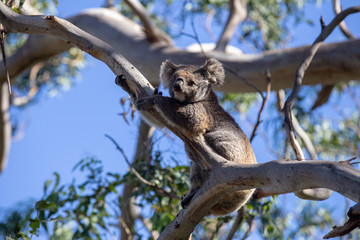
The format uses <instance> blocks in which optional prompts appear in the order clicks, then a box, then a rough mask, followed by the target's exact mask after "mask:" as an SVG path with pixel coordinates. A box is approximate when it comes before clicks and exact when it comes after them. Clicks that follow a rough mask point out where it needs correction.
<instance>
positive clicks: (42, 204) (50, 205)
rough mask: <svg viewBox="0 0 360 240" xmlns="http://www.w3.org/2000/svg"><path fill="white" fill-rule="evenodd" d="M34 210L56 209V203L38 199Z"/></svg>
mask: <svg viewBox="0 0 360 240" xmlns="http://www.w3.org/2000/svg"><path fill="white" fill-rule="evenodd" d="M35 209H36V210H38V211H39V210H56V209H57V207H56V204H55V203H54V202H47V201H45V200H40V201H37V202H36V203H35Z"/></svg>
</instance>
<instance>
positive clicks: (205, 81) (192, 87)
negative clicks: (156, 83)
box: [160, 58, 225, 102]
mask: <svg viewBox="0 0 360 240" xmlns="http://www.w3.org/2000/svg"><path fill="white" fill-rule="evenodd" d="M224 78H225V74H224V68H223V66H222V64H221V63H220V62H219V61H218V60H216V59H214V58H211V59H208V60H207V61H206V62H205V64H204V65H202V66H201V67H199V66H194V65H176V64H174V63H173V62H171V61H170V60H166V61H165V62H163V63H162V64H161V68H160V81H161V83H162V84H163V85H164V87H165V88H169V93H170V96H171V97H172V98H175V99H177V100H179V101H182V102H197V101H201V100H203V99H204V98H205V97H206V96H207V94H208V93H209V92H210V90H211V84H219V85H220V84H223V83H224Z"/></svg>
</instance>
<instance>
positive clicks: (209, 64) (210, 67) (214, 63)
mask: <svg viewBox="0 0 360 240" xmlns="http://www.w3.org/2000/svg"><path fill="white" fill-rule="evenodd" d="M201 68H202V69H203V70H204V71H205V76H206V78H207V79H208V80H209V81H210V82H211V83H213V84H219V85H221V84H223V83H224V79H225V71H224V68H223V66H222V64H221V62H219V61H218V60H216V59H215V58H210V59H208V60H206V62H205V64H204V65H203V66H202V67H201Z"/></svg>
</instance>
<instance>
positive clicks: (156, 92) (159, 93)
mask: <svg viewBox="0 0 360 240" xmlns="http://www.w3.org/2000/svg"><path fill="white" fill-rule="evenodd" d="M154 95H160V96H162V92H159V88H157V87H156V88H155V89H154Z"/></svg>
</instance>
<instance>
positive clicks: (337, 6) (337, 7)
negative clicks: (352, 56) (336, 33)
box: [333, 0, 356, 39]
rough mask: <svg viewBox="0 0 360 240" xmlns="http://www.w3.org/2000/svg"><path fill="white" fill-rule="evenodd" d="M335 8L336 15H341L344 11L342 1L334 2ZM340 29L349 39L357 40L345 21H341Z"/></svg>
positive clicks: (336, 0) (334, 0)
mask: <svg viewBox="0 0 360 240" xmlns="http://www.w3.org/2000/svg"><path fill="white" fill-rule="evenodd" d="M333 8H334V12H335V14H339V13H340V12H341V11H342V9H341V4H340V0H333ZM339 28H340V30H341V32H342V33H343V34H344V35H345V37H346V38H347V39H355V38H356V37H355V36H354V35H353V34H352V33H351V32H350V31H349V29H348V28H347V26H346V23H345V21H341V22H340V23H339Z"/></svg>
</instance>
